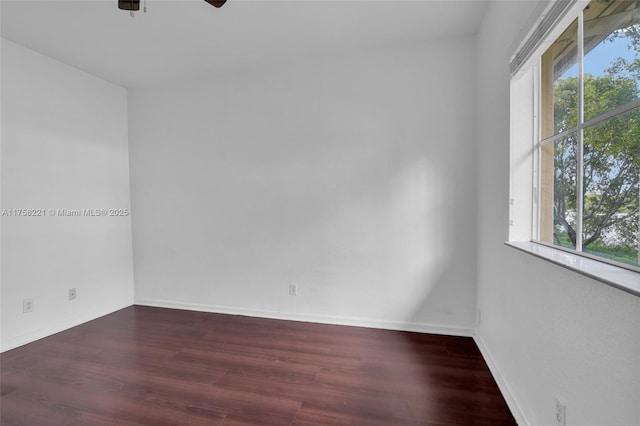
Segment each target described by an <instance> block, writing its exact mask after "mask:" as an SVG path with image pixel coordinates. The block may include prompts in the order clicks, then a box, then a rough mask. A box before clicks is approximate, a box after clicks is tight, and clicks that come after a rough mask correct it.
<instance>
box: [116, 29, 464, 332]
mask: <svg viewBox="0 0 640 426" xmlns="http://www.w3.org/2000/svg"><path fill="white" fill-rule="evenodd" d="M474 51H475V43H474V40H473V39H472V38H462V39H450V40H439V41H434V42H433V43H431V44H421V45H417V46H407V47H402V46H399V47H396V48H395V49H393V50H380V51H374V52H368V53H362V52H361V53H359V54H357V55H350V56H333V57H327V58H324V59H317V60H314V61H313V62H305V63H297V64H295V63H283V64H281V65H278V66H269V67H257V68H256V69H253V70H245V71H242V72H236V73H228V74H224V75H218V76H211V78H210V79H208V80H205V81H197V82H188V83H183V84H178V85H174V86H167V87H165V86H163V87H160V88H147V89H137V90H133V91H132V92H131V93H130V98H129V111H130V116H129V122H130V134H129V136H130V155H131V179H132V199H133V212H134V213H133V227H134V259H135V281H136V301H137V303H141V304H152V305H160V306H177V307H184V308H189V309H202V310H211V311H219V312H231V313H244V314H250V315H261V316H271V317H279V318H294V319H303V320H311V321H322V322H335V323H344V324H361V325H369V326H375V327H389V328H401V329H419V330H431V331H437V332H446V333H453V334H459V333H462V334H469V333H470V332H471V329H472V328H473V325H474V318H475V303H476V300H475V228H476V227H475V216H476V215H475V205H476V201H475V194H474V191H475V187H474V185H473V182H474V179H475V152H474V144H473V140H474V138H475V136H474V134H475V132H474V127H475V120H474V114H475V98H474V96H475V80H474V77H473V76H474V72H475V66H474V65H475V53H474ZM290 282H295V283H298V285H299V295H298V296H295V297H293V296H289V294H288V285H289V283H290Z"/></svg>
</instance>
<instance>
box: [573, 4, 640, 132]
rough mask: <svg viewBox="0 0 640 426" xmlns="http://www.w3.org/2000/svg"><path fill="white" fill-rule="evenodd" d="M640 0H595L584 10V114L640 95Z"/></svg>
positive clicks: (589, 115)
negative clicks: (639, 88) (639, 92)
mask: <svg viewBox="0 0 640 426" xmlns="http://www.w3.org/2000/svg"><path fill="white" fill-rule="evenodd" d="M639 22H640V2H635V1H621V0H616V1H606V2H605V1H592V2H591V3H589V6H587V8H586V9H585V11H584V54H585V57H584V114H585V120H590V119H591V118H594V117H597V116H598V115H600V114H602V113H603V112H606V111H609V110H612V109H614V108H616V107H618V106H621V105H624V104H626V103H628V102H630V101H633V100H635V99H637V98H638V82H639V81H640V60H639V58H638V53H640V26H639V25H638V23H639Z"/></svg>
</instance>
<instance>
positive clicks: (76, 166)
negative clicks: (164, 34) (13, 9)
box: [1, 40, 133, 350]
mask: <svg viewBox="0 0 640 426" xmlns="http://www.w3.org/2000/svg"><path fill="white" fill-rule="evenodd" d="M1 154H2V193H1V194H2V197H1V204H2V209H19V208H25V209H26V208H31V209H45V210H48V209H96V208H100V209H102V208H105V209H109V208H129V207H130V197H129V171H128V167H129V164H128V150H127V100H126V91H125V90H124V89H123V88H120V87H117V86H114V85H112V84H110V83H107V82H105V81H102V80H100V79H97V78H96V77H93V76H90V75H88V74H86V73H83V72H81V71H78V70H77V69H74V68H71V67H68V66H66V65H64V64H62V63H60V62H57V61H55V60H52V59H50V58H48V57H45V56H42V55H40V54H37V53H35V52H33V51H30V50H27V49H25V48H23V47H21V46H18V45H16V44H14V43H12V42H9V41H6V40H2V150H1ZM69 288H76V289H77V299H76V300H74V301H69V300H68V293H67V291H68V289H69ZM27 298H33V299H34V307H35V309H34V312H32V313H28V314H23V312H22V301H23V299H27ZM132 303H133V266H132V247H131V220H130V217H52V216H51V215H50V214H49V213H48V212H47V213H46V217H7V216H4V217H2V350H6V349H10V348H12V347H15V346H18V345H20V344H24V343H27V342H29V341H32V340H35V339H37V338H40V337H44V336H46V335H49V334H52V333H55V332H57V331H60V330H63V329H66V328H69V327H71V326H73V325H76V324H79V323H82V322H86V321H89V320H91V319H94V318H96V317H98V316H101V315H104V314H106V313H109V312H112V311H115V310H117V309H120V308H123V307H125V306H128V305H131V304H132Z"/></svg>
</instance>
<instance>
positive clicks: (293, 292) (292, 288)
mask: <svg viewBox="0 0 640 426" xmlns="http://www.w3.org/2000/svg"><path fill="white" fill-rule="evenodd" d="M289 295H290V296H297V295H298V284H296V283H289Z"/></svg>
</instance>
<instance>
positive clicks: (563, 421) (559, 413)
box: [556, 396, 567, 426]
mask: <svg viewBox="0 0 640 426" xmlns="http://www.w3.org/2000/svg"><path fill="white" fill-rule="evenodd" d="M556 425H558V426H566V425H567V406H566V405H565V404H564V402H562V401H560V399H559V398H558V397H557V396H556Z"/></svg>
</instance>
